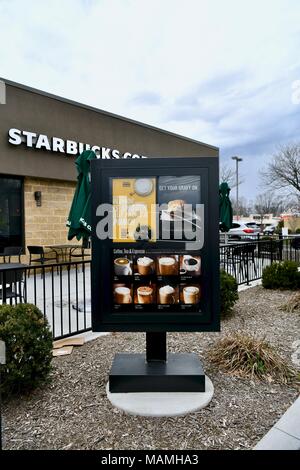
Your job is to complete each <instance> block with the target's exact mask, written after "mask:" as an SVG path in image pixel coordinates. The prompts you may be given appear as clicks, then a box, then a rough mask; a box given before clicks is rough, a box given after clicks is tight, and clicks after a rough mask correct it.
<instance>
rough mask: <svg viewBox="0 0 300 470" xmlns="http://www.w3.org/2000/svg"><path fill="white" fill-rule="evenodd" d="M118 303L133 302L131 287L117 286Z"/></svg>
mask: <svg viewBox="0 0 300 470" xmlns="http://www.w3.org/2000/svg"><path fill="white" fill-rule="evenodd" d="M114 297H115V303H116V304H131V302H132V297H131V292H130V289H129V287H116V288H115V290H114Z"/></svg>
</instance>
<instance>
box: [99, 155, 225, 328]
mask: <svg viewBox="0 0 300 470" xmlns="http://www.w3.org/2000/svg"><path fill="white" fill-rule="evenodd" d="M218 163H219V160H218V158H217V157H189V158H187V157H185V158H179V157H174V158H172V157H169V158H166V157H165V158H149V159H143V160H138V159H136V160H124V159H123V160H117V159H116V160H101V159H97V160H93V161H92V162H91V191H92V271H91V282H92V329H93V331H132V332H134V331H141V332H167V331H169V332H171V331H177V332H180V331H186V332H192V331H198V332H201V331H220V313H219V311H220V305H219V303H220V301H219V297H220V288H219V282H220V281H219V269H220V264H219V193H218V186H219V183H218V167H219V166H218ZM170 174H171V175H172V176H174V177H177V176H182V175H200V176H201V203H203V204H204V218H205V223H204V247H203V249H202V250H201V256H202V261H203V266H204V274H203V277H202V280H201V285H202V286H203V289H204V292H205V299H206V300H205V309H204V311H203V312H202V313H201V314H199V313H197V314H195V313H188V314H187V313H186V312H172V310H171V311H169V312H157V311H153V312H151V311H149V312H142V313H141V312H127V313H124V312H120V313H118V312H117V313H116V312H114V311H112V309H111V308H110V300H109V299H110V293H111V289H112V272H111V270H112V262H111V261H112V260H111V253H112V250H113V249H117V248H118V247H120V249H128V250H130V249H135V250H143V249H146V250H147V249H153V248H154V247H155V248H156V249H158V250H159V249H161V250H162V251H164V250H175V251H178V252H180V253H181V251H182V250H183V251H184V250H185V247H186V243H185V242H183V241H173V240H172V241H158V242H156V243H150V242H147V241H136V242H134V243H121V244H118V243H115V242H113V241H112V240H110V239H106V240H99V239H98V238H97V235H96V226H97V223H98V222H99V221H100V217H97V215H96V211H97V208H98V206H99V205H100V204H102V203H111V202H112V200H111V189H110V184H109V180H110V179H111V178H114V177H124V178H126V177H127V178H129V177H140V178H142V177H147V176H148V177H151V176H161V175H170Z"/></svg>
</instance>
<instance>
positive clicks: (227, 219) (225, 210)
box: [219, 183, 233, 232]
mask: <svg viewBox="0 0 300 470" xmlns="http://www.w3.org/2000/svg"><path fill="white" fill-rule="evenodd" d="M229 193H230V188H229V186H228V184H227V183H221V184H220V187H219V210H220V223H221V230H222V231H224V232H228V230H230V229H231V227H232V216H233V214H232V206H231V201H230V199H229Z"/></svg>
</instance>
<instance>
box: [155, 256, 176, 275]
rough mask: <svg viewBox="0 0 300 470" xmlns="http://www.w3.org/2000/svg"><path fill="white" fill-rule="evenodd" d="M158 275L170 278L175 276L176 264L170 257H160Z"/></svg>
mask: <svg viewBox="0 0 300 470" xmlns="http://www.w3.org/2000/svg"><path fill="white" fill-rule="evenodd" d="M158 270H159V274H161V275H162V276H172V275H174V274H177V262H176V260H175V258H171V256H162V257H161V258H159V260H158Z"/></svg>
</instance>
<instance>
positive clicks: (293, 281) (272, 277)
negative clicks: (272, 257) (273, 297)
mask: <svg viewBox="0 0 300 470" xmlns="http://www.w3.org/2000/svg"><path fill="white" fill-rule="evenodd" d="M262 285H263V287H265V288H266V289H297V288H299V287H300V273H299V272H298V263H296V262H295V261H284V262H281V263H273V264H271V266H267V267H266V268H265V269H264V270H263V274H262Z"/></svg>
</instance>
